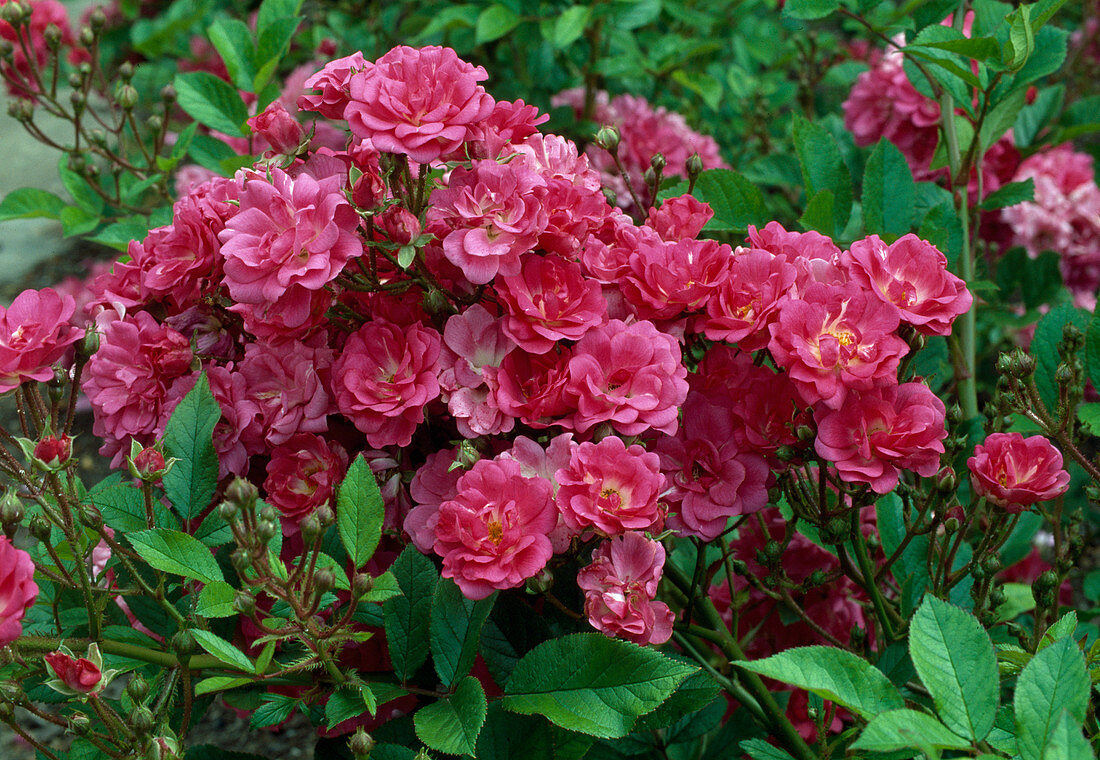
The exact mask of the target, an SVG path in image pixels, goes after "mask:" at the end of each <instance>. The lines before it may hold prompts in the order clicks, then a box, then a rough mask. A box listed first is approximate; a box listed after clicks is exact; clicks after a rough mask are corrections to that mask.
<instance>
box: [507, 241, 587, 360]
mask: <svg viewBox="0 0 1100 760" xmlns="http://www.w3.org/2000/svg"><path fill="white" fill-rule="evenodd" d="M496 290H497V295H498V296H499V298H500V301H501V303H502V304H503V305H504V307H505V309H507V311H508V317H507V318H506V319H505V320H504V321H503V325H502V326H503V328H504V333H505V334H506V335H507V336H508V337H509V338H511V339H512V340H514V341H515V342H516V344H517V345H519V347H520V348H522V349H523V350H524V351H529V352H530V353H533V354H544V353H546V352H547V351H549V350H550V349H552V348H553V347H554V346H555V345H556V344H557V342H558V341H560V340H577V339H578V338H580V337H581V336H582V335H584V334H585V333H586V332H588V330H589V328H591V327H595V326H596V325H598V324H601V323H602V322H603V321H604V320H605V319H606V318H607V302H606V301H604V299H603V295H602V294H601V291H600V285H599V283H598V282H595V281H593V280H587V279H585V277H584V274H583V273H582V272H581V268H580V266H579V265H577V264H575V263H574V262H572V261H566V260H565V259H563V258H560V257H558V256H527V257H525V258H524V260H523V269H522V271H521V272H520V273H519V274H518V275H516V276H514V277H503V278H498V280H497V283H496Z"/></svg>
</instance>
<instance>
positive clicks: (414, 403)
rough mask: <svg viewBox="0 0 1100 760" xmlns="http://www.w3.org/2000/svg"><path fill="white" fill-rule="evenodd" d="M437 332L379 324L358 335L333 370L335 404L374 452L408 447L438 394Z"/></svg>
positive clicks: (376, 323) (345, 347) (364, 328)
mask: <svg viewBox="0 0 1100 760" xmlns="http://www.w3.org/2000/svg"><path fill="white" fill-rule="evenodd" d="M441 344H442V340H441V338H440V335H439V333H437V332H436V331H435V330H433V329H431V328H430V327H423V326H421V325H420V324H413V325H410V326H409V327H408V328H401V327H399V326H397V325H395V324H393V323H392V322H387V321H385V320H375V321H373V322H368V323H367V324H365V325H363V326H362V327H360V328H359V330H358V331H356V332H355V333H354V334H353V335H352V336H351V337H350V338H349V339H348V342H347V344H346V345H345V346H344V350H343V352H342V353H341V354H340V358H339V359H337V360H336V364H334V365H333V367H332V385H333V392H334V393H335V395H336V406H337V407H338V408H339V409H340V412H341V413H342V414H344V415H346V416H347V417H348V418H349V419H350V420H351V421H352V422H353V423H354V424H355V426H356V427H357V428H359V430H360V431H362V432H363V433H364V434H365V435H366V436H367V442H368V443H369V444H370V445H371V447H372V448H376V449H378V448H382V447H383V446H408V445H409V443H411V442H412V435H413V431H414V430H416V426H417V425H419V424H420V423H421V422H422V421H423V420H424V406H425V405H426V404H427V403H428V402H429V401H432V400H433V399H435V398H436V397H437V396H438V395H439V378H438V375H439V349H440V346H441Z"/></svg>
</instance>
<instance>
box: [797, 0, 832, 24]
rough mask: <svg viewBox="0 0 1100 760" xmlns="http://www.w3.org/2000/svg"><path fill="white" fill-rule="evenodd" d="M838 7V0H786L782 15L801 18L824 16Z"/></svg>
mask: <svg viewBox="0 0 1100 760" xmlns="http://www.w3.org/2000/svg"><path fill="white" fill-rule="evenodd" d="M839 7H840V0H787V3H786V4H785V5H784V6H783V15H785V16H790V17H791V18H799V19H803V20H809V19H817V18H825V17H826V16H828V15H829V14H830V13H832V12H833V11H835V10H836V9H837V8H839Z"/></svg>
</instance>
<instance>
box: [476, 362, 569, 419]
mask: <svg viewBox="0 0 1100 760" xmlns="http://www.w3.org/2000/svg"><path fill="white" fill-rule="evenodd" d="M572 356H573V352H572V351H571V350H570V349H569V347H568V346H558V347H557V348H556V349H553V350H551V351H548V352H546V353H545V354H529V353H527V352H526V351H522V350H519V349H517V350H515V351H512V352H511V353H510V354H508V355H507V356H505V357H504V359H503V360H502V361H501V362H500V366H499V367H485V368H484V372H485V378H486V380H487V382H488V384H489V389H490V396H489V397H488V403H489V404H491V405H493V406H495V407H496V408H497V409H499V410H500V411H501V413H503V414H506V415H508V416H509V417H516V418H517V419H519V420H521V421H522V422H523V423H524V424H526V425H530V426H531V427H537V428H544V427H548V426H550V425H555V424H557V425H563V426H566V427H568V426H569V425H570V421H569V420H566V419H562V418H563V417H565V415H567V414H569V412H571V411H572V410H573V407H572V405H571V404H570V402H569V400H568V399H567V398H566V394H565V385H566V383H567V382H568V380H569V369H568V367H569V362H570V359H571V358H572Z"/></svg>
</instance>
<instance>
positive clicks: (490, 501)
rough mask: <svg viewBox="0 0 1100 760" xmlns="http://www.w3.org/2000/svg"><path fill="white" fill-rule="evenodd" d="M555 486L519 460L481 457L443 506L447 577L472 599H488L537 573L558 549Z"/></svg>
mask: <svg viewBox="0 0 1100 760" xmlns="http://www.w3.org/2000/svg"><path fill="white" fill-rule="evenodd" d="M552 490H553V488H552V486H551V485H550V481H549V480H547V479H546V478H539V477H533V478H525V477H523V475H522V473H521V471H520V465H519V463H518V462H514V461H511V460H507V459H497V460H494V459H482V460H479V461H478V462H477V463H476V464H474V466H473V468H472V469H471V470H470V471H469V472H467V473H466V474H465V475H463V476H462V477H461V478H459V481H458V495H457V496H455V498H454V499H451V500H450V501H445V502H443V504H441V505H440V507H439V515H438V519H437V522H436V526H435V546H434V549H435V553H436V554H438V555H439V556H441V557H442V558H443V573H442V574H443V577H444V578H453V579H454V581H455V583H457V584H458V587H459V588H460V589H462V593H463V594H464V595H465V596H466V597H467V598H468V599H484V598H485V597H487V596H489V594H491V593H493V591H494V590H495V589H506V588H515V587H517V586H520V585H522V584H523V582H524V581H525V580H527V579H528V578H531V577H533V576H535V575H536V574H537V573H538V572H539V571H540V570H542V568H543V567H545V566H546V562H547V561H548V560H549V559H550V557H551V556H552V555H553V553H554V550H553V547H552V545H551V543H550V538H549V534H550V531H552V530H553V529H554V527H555V525H556V524H557V520H558V512H557V509H556V508H555V507H554V500H553V497H552V495H551V494H552Z"/></svg>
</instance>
